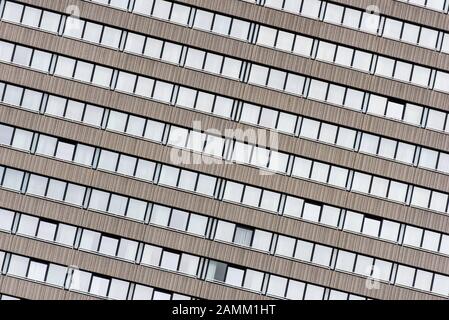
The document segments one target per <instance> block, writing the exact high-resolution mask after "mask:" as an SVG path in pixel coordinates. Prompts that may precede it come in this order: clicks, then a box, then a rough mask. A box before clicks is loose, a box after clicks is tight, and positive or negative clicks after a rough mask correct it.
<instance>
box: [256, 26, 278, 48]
mask: <svg viewBox="0 0 449 320" xmlns="http://www.w3.org/2000/svg"><path fill="white" fill-rule="evenodd" d="M276 34H277V30H276V29H273V28H269V27H265V26H260V29H259V35H258V37H257V43H258V44H262V45H265V46H268V47H274V44H275V41H276Z"/></svg>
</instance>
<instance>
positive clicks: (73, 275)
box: [0, 251, 191, 300]
mask: <svg viewBox="0 0 449 320" xmlns="http://www.w3.org/2000/svg"><path fill="white" fill-rule="evenodd" d="M0 266H2V269H1V273H2V274H5V275H7V276H13V277H19V278H25V279H29V280H31V281H36V282H42V283H45V284H47V285H51V286H55V287H59V288H63V289H65V290H70V291H75V292H80V293H83V294H88V295H93V296H96V297H100V298H105V299H113V300H190V299H191V298H190V297H188V296H185V295H180V294H177V293H172V292H168V291H165V290H160V289H157V288H152V287H148V286H145V285H141V284H137V283H133V282H129V281H124V280H120V279H117V278H111V277H106V276H103V275H99V274H94V273H92V272H89V271H84V270H80V269H75V268H73V267H67V266H63V265H59V264H55V263H50V262H47V261H41V260H37V259H34V258H29V257H26V256H21V255H17V254H12V253H9V252H4V251H0Z"/></svg>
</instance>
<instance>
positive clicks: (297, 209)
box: [284, 196, 304, 218]
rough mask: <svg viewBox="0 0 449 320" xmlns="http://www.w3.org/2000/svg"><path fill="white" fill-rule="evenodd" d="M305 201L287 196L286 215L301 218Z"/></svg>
mask: <svg viewBox="0 0 449 320" xmlns="http://www.w3.org/2000/svg"><path fill="white" fill-rule="evenodd" d="M303 204H304V201H303V200H302V199H298V198H293V197H290V196H287V198H286V200H285V207H284V214H285V215H287V216H293V217H297V218H300V217H301V213H302V207H303Z"/></svg>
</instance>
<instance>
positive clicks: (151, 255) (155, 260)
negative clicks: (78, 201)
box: [142, 245, 162, 266]
mask: <svg viewBox="0 0 449 320" xmlns="http://www.w3.org/2000/svg"><path fill="white" fill-rule="evenodd" d="M161 255H162V248H159V247H155V246H151V245H145V249H144V250H143V254H142V263H143V264H147V265H151V266H159V262H160V259H161Z"/></svg>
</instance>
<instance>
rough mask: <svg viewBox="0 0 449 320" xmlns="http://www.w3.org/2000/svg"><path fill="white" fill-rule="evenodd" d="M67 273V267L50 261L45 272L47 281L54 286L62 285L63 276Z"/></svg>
mask: <svg viewBox="0 0 449 320" xmlns="http://www.w3.org/2000/svg"><path fill="white" fill-rule="evenodd" d="M66 275H67V268H66V267H63V266H58V265H56V264H53V263H50V265H49V266H48V272H47V281H46V282H47V283H49V284H52V285H54V286H58V287H62V286H64V282H65V278H66Z"/></svg>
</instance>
